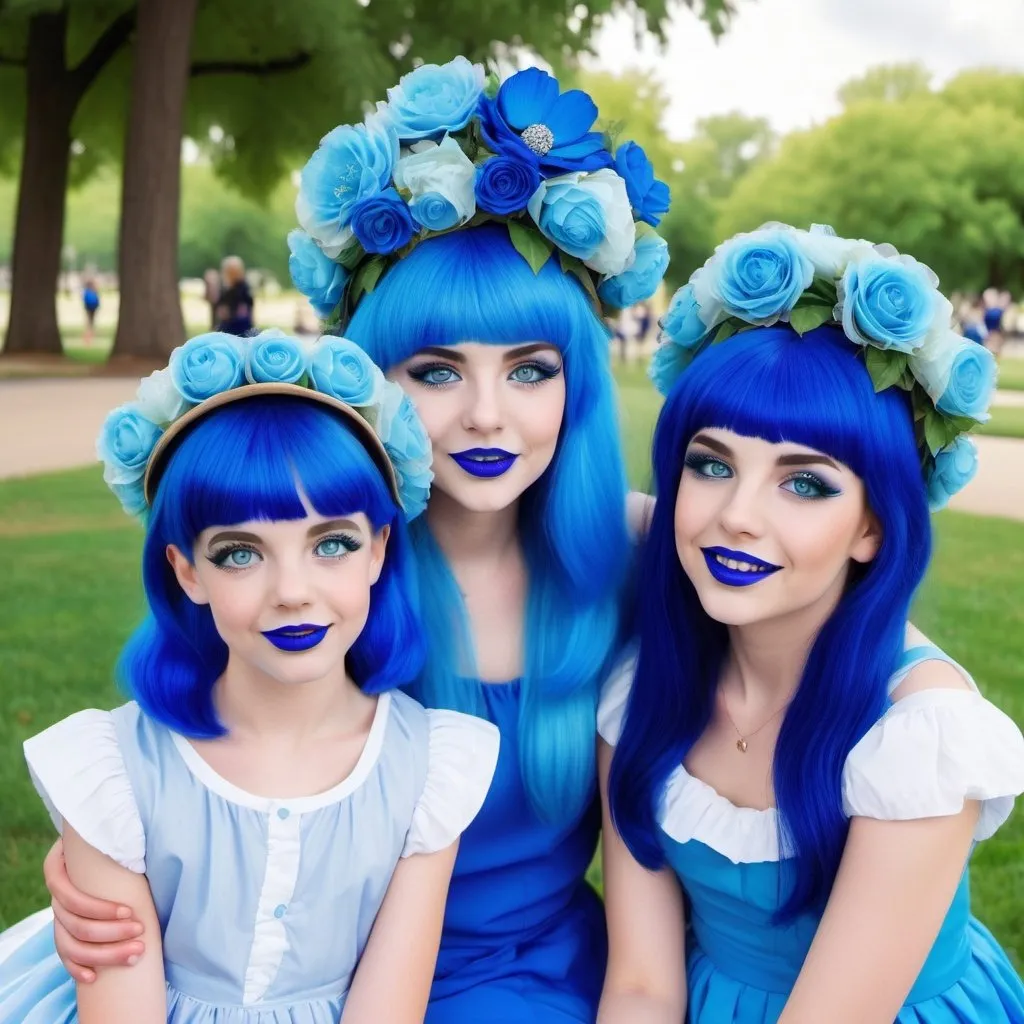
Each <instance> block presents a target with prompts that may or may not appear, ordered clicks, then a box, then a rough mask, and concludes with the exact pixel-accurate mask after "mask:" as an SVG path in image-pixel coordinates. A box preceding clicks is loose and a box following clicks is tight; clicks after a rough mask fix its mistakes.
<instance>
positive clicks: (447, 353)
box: [413, 345, 466, 363]
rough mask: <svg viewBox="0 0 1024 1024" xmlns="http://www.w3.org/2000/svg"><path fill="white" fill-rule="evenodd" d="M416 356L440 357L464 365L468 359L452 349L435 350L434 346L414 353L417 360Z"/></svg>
mask: <svg viewBox="0 0 1024 1024" xmlns="http://www.w3.org/2000/svg"><path fill="white" fill-rule="evenodd" d="M416 356H438V357H439V358H440V359H448V360H449V361H451V362H453V363H464V362H465V361H466V357H465V356H464V355H462V353H461V352H456V351H455V350H454V349H451V348H435V347H434V346H433V345H431V346H429V347H427V348H421V349H420V350H419V351H418V352H414V353H413V358H414V359H415V358H416Z"/></svg>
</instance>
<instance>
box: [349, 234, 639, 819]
mask: <svg viewBox="0 0 1024 1024" xmlns="http://www.w3.org/2000/svg"><path fill="white" fill-rule="evenodd" d="M345 333H346V335H347V337H349V338H351V340H353V341H355V342H356V343H357V344H359V345H361V346H362V347H363V348H364V349H365V350H366V352H367V353H368V354H369V355H370V358H372V359H373V360H374V362H376V363H377V364H378V365H379V366H382V367H384V368H385V370H386V369H388V368H389V367H392V366H394V365H395V364H397V363H400V362H403V361H404V360H406V359H408V358H409V357H410V356H412V355H413V354H414V353H416V352H417V351H419V350H420V349H422V348H424V347H426V346H429V345H457V344H459V343H460V342H467V341H475V342H491V343H494V344H499V345H510V344H516V343H521V342H530V341H547V342H550V343H551V344H553V345H555V346H556V347H557V348H558V349H559V351H560V353H561V355H562V359H563V365H564V372H565V384H566V399H565V414H564V417H563V421H562V428H561V433H560V436H559V439H558V446H557V449H556V452H555V456H554V459H553V460H552V463H551V465H550V466H549V468H548V470H547V471H546V472H545V473H544V475H543V476H542V477H541V478H540V480H538V481H537V482H536V483H535V484H533V486H532V487H530V488H529V490H528V491H527V492H526V493H525V494H524V495H523V499H522V501H521V502H520V513H519V539H520V543H521V545H522V548H523V553H524V557H525V559H526V565H527V570H528V574H529V581H530V582H529V596H528V599H527V608H526V622H525V635H526V640H525V666H524V672H523V676H522V679H521V681H520V686H521V687H522V695H523V696H522V713H521V716H520V721H519V749H520V756H521V761H522V773H523V781H524V784H525V787H526V790H527V793H528V794H529V797H530V801H531V804H532V806H533V808H534V810H535V812H536V813H537V814H538V815H539V816H540V817H541V818H542V819H545V820H551V821H564V820H566V819H573V818H575V817H576V816H578V815H579V814H580V813H581V811H582V810H583V809H584V807H585V806H586V805H587V803H588V802H589V800H590V799H591V797H592V795H593V791H594V715H595V707H596V700H597V691H598V687H599V684H600V680H601V677H602V675H603V673H604V672H605V671H606V667H607V664H608V662H609V659H610V658H611V657H613V655H614V651H615V649H616V646H617V643H618V634H619V628H618V626H619V620H618V616H619V592H620V587H621V585H622V581H623V578H624V575H625V570H626V567H627V563H628V561H629V557H630V551H629V548H630V544H629V540H628V537H627V534H626V528H625V507H624V502H625V493H626V478H625V471H624V468H623V462H622V453H621V448H620V441H619V434H618V417H617V412H616V401H615V392H614V386H613V381H612V376H611V370H610V366H609V355H608V348H609V345H608V333H607V331H606V330H605V328H604V325H603V324H602V323H601V321H600V320H599V319H598V317H597V316H596V315H595V313H594V310H593V308H592V307H591V305H590V302H589V300H588V298H587V296H586V293H585V292H584V291H583V289H582V287H581V286H580V284H579V282H577V281H576V280H575V279H574V278H573V277H571V276H569V275H567V274H564V273H563V272H562V270H561V268H560V267H559V265H558V262H557V260H555V259H552V260H549V261H548V263H547V264H546V265H545V266H544V267H543V268H542V269H541V271H540V273H538V274H534V272H533V271H532V270H531V269H530V267H529V265H528V264H527V262H526V261H525V260H524V259H523V258H522V256H520V255H519V254H518V253H517V252H516V251H515V249H514V248H513V247H512V244H511V242H510V241H509V236H508V232H507V230H506V229H505V228H504V227H503V226H500V225H484V226H481V227H477V228H471V229H468V230H464V231H457V232H453V233H451V234H449V235H442V236H439V237H437V238H433V239H431V240H429V241H427V242H424V243H423V244H421V245H420V246H418V247H417V248H416V249H415V250H413V252H412V253H411V254H410V255H409V256H408V257H407V258H405V259H403V260H401V261H400V262H399V263H398V264H397V265H396V266H395V267H394V268H393V269H391V270H389V271H388V273H387V274H386V275H385V276H384V277H383V279H382V280H381V281H380V283H379V284H378V285H377V287H376V289H375V290H374V291H373V292H372V294H370V295H369V296H367V297H366V298H364V299H363V300H362V302H361V304H360V305H359V307H358V308H357V310H356V313H355V316H354V317H353V319H352V321H351V323H350V324H349V325H348V328H347V329H346V331H345ZM426 520H427V517H426V516H421V517H420V519H419V520H417V521H416V522H415V523H414V524H413V530H412V534H413V541H414V544H415V546H416V551H417V555H418V563H419V573H420V592H421V593H422V594H423V595H424V602H423V604H424V618H425V623H426V629H427V634H428V636H429V640H430V642H429V648H428V661H427V666H426V669H425V671H424V673H423V676H422V678H421V679H420V681H419V683H418V685H417V687H416V690H415V692H416V695H417V696H418V697H419V698H420V699H421V700H422V701H423V702H424V703H425V704H427V705H429V706H431V707H447V708H454V709H457V710H461V711H467V712H469V713H476V714H483V713H484V705H483V699H482V696H481V694H480V693H479V689H478V687H477V684H476V683H475V681H473V680H472V678H470V679H467V678H466V677H472V676H473V675H474V672H475V670H474V664H475V658H474V654H473V650H472V642H471V640H470V638H469V630H468V626H467V620H466V611H465V604H464V602H463V600H462V595H461V594H460V592H459V589H458V587H457V586H456V583H455V579H454V577H453V575H452V572H451V569H450V567H449V565H448V562H447V560H446V559H445V557H444V555H443V554H442V552H441V550H440V548H439V546H438V545H437V543H436V541H435V540H434V538H433V536H432V535H431V532H430V528H429V526H428V525H427V522H426Z"/></svg>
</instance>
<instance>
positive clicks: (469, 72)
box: [378, 57, 484, 142]
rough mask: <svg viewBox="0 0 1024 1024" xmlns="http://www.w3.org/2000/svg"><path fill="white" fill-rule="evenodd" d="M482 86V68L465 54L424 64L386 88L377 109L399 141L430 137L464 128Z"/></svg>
mask: <svg viewBox="0 0 1024 1024" xmlns="http://www.w3.org/2000/svg"><path fill="white" fill-rule="evenodd" d="M483 89H484V69H483V67H482V65H480V64H472V63H470V62H469V61H468V60H466V58H465V57H456V58H455V59H454V60H451V61H449V62H448V63H447V64H442V65H440V66H439V65H437V64H424V65H422V66H421V67H418V68H416V70H415V71H410V72H409V73H408V74H407V75H403V76H402V78H401V80H400V81H399V83H398V85H396V86H395V87H394V88H393V89H388V102H387V104H386V105H385V104H380V105H379V106H378V110H379V111H380V112H381V113H382V114H383V115H384V116H385V117H386V118H387V119H388V121H389V122H390V123H391V125H392V127H393V128H394V129H395V131H396V132H397V134H398V137H399V139H400V140H401V141H402V142H411V141H414V140H416V139H429V138H433V137H437V136H440V135H442V134H444V132H454V131H458V130H459V129H460V128H465V126H466V125H467V124H468V123H469V119H470V118H471V117H472V116H473V114H474V112H475V111H476V107H477V103H478V102H479V101H480V96H481V94H482V93H483Z"/></svg>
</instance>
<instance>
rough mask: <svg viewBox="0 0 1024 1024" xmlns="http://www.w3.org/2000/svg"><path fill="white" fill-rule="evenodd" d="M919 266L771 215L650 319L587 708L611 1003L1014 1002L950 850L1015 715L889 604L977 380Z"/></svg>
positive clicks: (905, 1019)
mask: <svg viewBox="0 0 1024 1024" xmlns="http://www.w3.org/2000/svg"><path fill="white" fill-rule="evenodd" d="M935 283H936V281H935V278H934V275H932V274H931V273H930V271H928V270H927V268H924V267H922V265H921V264H918V263H916V261H914V260H912V259H911V258H909V257H906V256H900V255H899V254H898V253H896V252H895V250H892V249H890V248H888V247H873V246H871V245H869V244H868V243H864V242H859V241H856V240H854V241H847V240H844V239H839V238H836V237H835V236H834V235H832V234H830V233H829V232H827V231H824V230H820V229H819V230H814V231H812V232H802V231H796V230H794V229H790V228H785V227H771V228H767V229H762V230H761V231H758V232H754V233H753V234H751V235H747V236H740V237H738V238H736V239H732V240H731V241H730V242H728V243H726V244H725V245H723V246H722V247H720V249H719V250H718V251H717V252H716V254H715V256H714V257H712V259H711V261H709V263H708V264H707V265H706V266H705V267H704V268H702V270H700V271H698V272H697V274H696V275H695V276H694V278H692V279H691V283H690V284H689V285H687V286H686V287H685V288H684V289H683V290H681V292H680V293H679V295H678V296H677V297H676V299H675V300H674V302H673V305H672V307H671V309H670V312H669V314H668V316H667V318H666V320H665V322H664V324H663V326H664V329H665V335H666V338H665V341H664V343H663V345H662V346H661V347H660V348H659V350H658V353H657V355H656V360H655V364H654V373H653V376H654V377H655V379H656V381H657V382H658V383H659V385H660V386H661V388H662V390H663V392H667V400H666V403H665V406H664V408H663V410H662V412H661V415H660V418H659V421H658V426H657V431H656V435H655V441H654V468H655V479H656V488H657V494H658V496H659V498H658V502H657V505H656V508H655V511H654V515H653V520H652V524H651V529H650V533H649V535H648V537H647V539H646V542H645V547H644V551H643V555H642V558H641V567H640V571H641V572H642V573H643V579H644V588H643V592H642V594H641V596H640V601H639V609H638V618H637V622H638V646H637V648H636V650H635V652H634V654H633V655H631V656H630V657H628V658H627V659H626V660H625V662H624V663H623V665H622V666H621V668H620V670H619V671H617V672H616V673H614V674H613V676H612V678H611V680H610V682H609V683H608V685H607V687H606V689H605V692H604V694H603V696H602V700H601V705H600V709H599V716H598V727H599V731H600V734H601V736H602V743H601V746H600V752H599V762H600V772H601V778H602V786H603V789H604V793H605V795H606V801H605V808H606V811H605V818H604V822H605V831H604V856H605V896H606V908H607V913H608V923H609V943H610V953H609V963H608V973H607V978H606V982H605V989H604V994H603V998H602V1003H601V1009H600V1013H599V1016H598V1020H599V1021H600V1022H601V1024H625V1022H628V1024H639V1022H651V1024H653V1022H660V1021H663V1022H666V1024H667V1022H673V1024H678V1022H679V1021H680V1020H682V1019H684V1018H685V1019H686V1020H687V1021H689V1022H692V1024H768V1022H771V1024H774V1022H776V1021H778V1022H784V1024H803V1022H811V1021H814V1022H818V1021H828V1022H829V1024H883V1022H884V1024H890V1022H892V1021H894V1020H896V1021H898V1022H899V1024H949V1022H953V1021H957V1022H961V1024H997V1022H1000V1021H1003V1022H1010V1021H1013V1022H1016V1021H1021V1020H1024V985H1022V983H1021V981H1020V979H1019V978H1018V977H1017V975H1016V974H1015V973H1014V970H1013V968H1012V967H1011V965H1010V963H1009V961H1008V959H1007V957H1006V955H1005V954H1004V953H1003V951H1002V950H1001V949H1000V948H999V946H998V945H997V943H996V942H995V940H994V939H993V937H992V936H991V935H990V934H989V932H987V931H986V930H985V928H984V927H983V926H982V925H981V924H980V923H979V922H978V921H977V920H976V919H975V918H974V917H972V916H971V913H970V897H969V882H968V872H967V870H966V865H967V861H968V858H969V856H970V853H971V850H972V849H973V846H974V844H975V843H976V842H978V841H981V840H984V839H987V838H988V837H989V836H991V835H992V834H993V833H994V832H995V831H996V829H997V828H999V826H1000V825H1001V824H1002V823H1003V822H1004V821H1005V820H1006V818H1007V817H1008V815H1009V814H1010V810H1011V807H1012V805H1013V800H1014V797H1015V796H1016V795H1017V794H1019V793H1020V792H1021V791H1022V790H1024V739H1022V737H1021V733H1020V730H1019V729H1018V728H1017V726H1016V725H1015V724H1014V723H1013V722H1012V721H1011V720H1010V719H1009V718H1007V717H1006V715H1004V714H1003V713H1002V712H1000V711H999V710H998V709H996V708H995V707H994V706H993V705H992V704H990V703H989V702H988V701H986V700H985V699H984V698H983V697H982V696H981V695H980V694H979V693H978V690H977V688H976V686H975V684H974V682H973V681H972V680H971V678H970V676H969V675H968V674H967V673H966V671H965V670H964V669H962V668H961V667H960V666H959V665H957V664H956V663H955V662H953V661H952V659H950V658H949V657H948V656H947V655H945V654H944V653H943V652H942V651H940V650H939V649H938V648H937V647H935V646H934V645H932V644H931V643H930V642H929V641H928V640H926V639H925V638H924V637H923V636H922V635H921V634H920V633H919V632H918V631H917V630H916V629H914V628H913V627H911V626H909V625H908V623H907V616H908V611H909V608H910V603H911V600H912V598H913V595H914V592H915V590H916V589H917V587H918V585H919V584H920V582H921V580H922V578H923V576H924V573H925V570H926V568H927V566H928V560H929V555H930V549H931V532H930V526H929V521H928V511H929V505H931V507H932V508H933V509H934V508H938V507H941V505H942V504H944V503H945V501H946V499H948V497H949V495H950V494H951V493H952V492H953V491H955V490H957V489H958V488H959V486H962V485H963V484H964V483H965V482H966V481H967V480H968V479H969V477H970V475H971V473H973V469H974V450H973V446H972V445H971V443H970V442H969V441H968V440H967V438H966V437H965V436H964V432H965V431H966V430H967V429H969V428H970V426H972V425H973V424H974V423H976V422H978V421H983V420H984V419H985V418H987V414H986V412H985V409H986V407H987V404H988V399H989V396H990V394H991V390H992V386H993V381H994V375H993V373H992V365H991V357H990V356H989V355H988V354H987V353H983V350H979V346H977V345H975V344H973V343H972V342H970V341H968V340H966V339H964V338H962V337H960V336H959V335H955V334H953V333H952V331H951V329H950V316H951V312H952V311H951V307H950V306H949V304H948V302H946V300H945V299H943V298H942V296H941V295H940V294H939V293H938V292H937V291H936V289H935ZM677 377H678V380H676V378H677ZM922 470H923V473H922Z"/></svg>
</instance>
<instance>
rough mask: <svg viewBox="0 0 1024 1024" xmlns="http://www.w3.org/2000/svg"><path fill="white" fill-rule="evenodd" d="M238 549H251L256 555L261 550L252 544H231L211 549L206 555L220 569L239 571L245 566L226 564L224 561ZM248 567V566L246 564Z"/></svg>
mask: <svg viewBox="0 0 1024 1024" xmlns="http://www.w3.org/2000/svg"><path fill="white" fill-rule="evenodd" d="M236 551H251V552H252V553H253V554H254V555H258V554H259V552H258V551H257V550H256V549H255V548H254V547H253V546H252V545H251V544H229V545H228V546H227V547H225V548H218V549H217V550H216V551H211V552H210V554H208V555H207V556H206V560H207V561H208V562H212V563H213V564H214V565H215V566H217V568H218V569H224V570H225V571H226V572H238V571H239V569H241V568H243V567H242V566H240V565H225V564H224V563H225V562H226V561H227V560H228V556H229V555H233V554H234V553H235V552H236ZM245 568H248V566H245Z"/></svg>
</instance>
